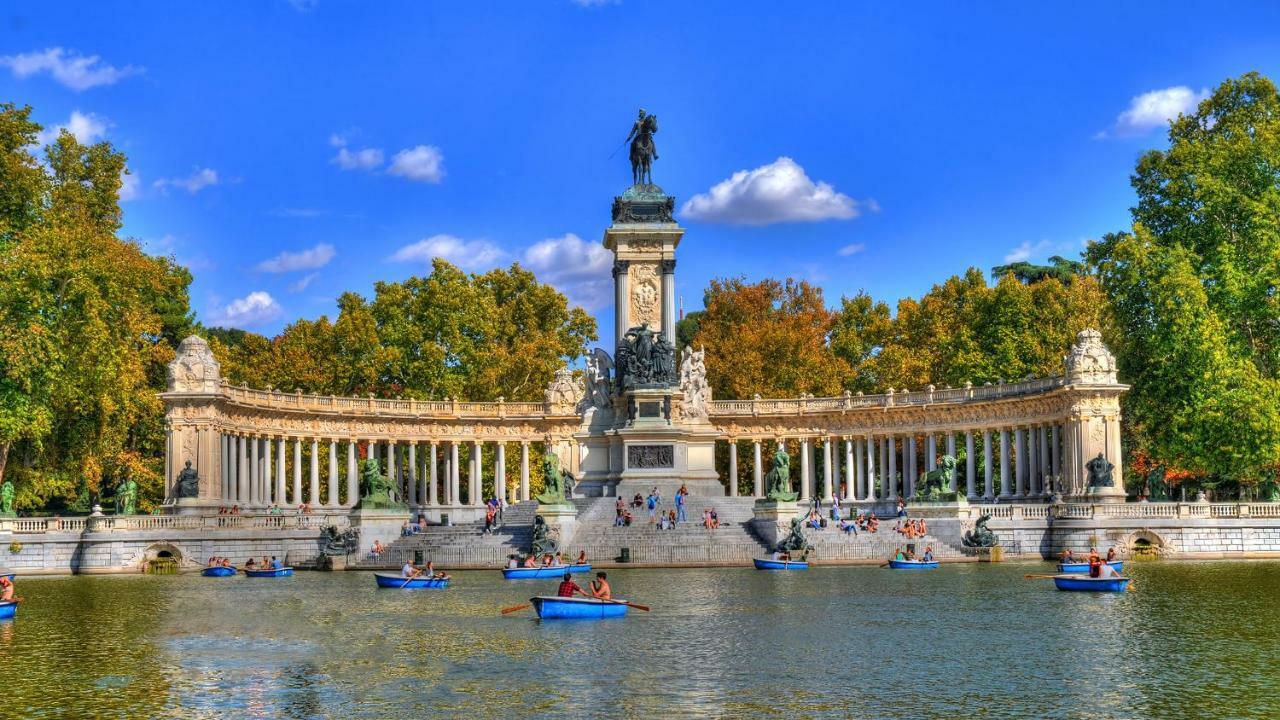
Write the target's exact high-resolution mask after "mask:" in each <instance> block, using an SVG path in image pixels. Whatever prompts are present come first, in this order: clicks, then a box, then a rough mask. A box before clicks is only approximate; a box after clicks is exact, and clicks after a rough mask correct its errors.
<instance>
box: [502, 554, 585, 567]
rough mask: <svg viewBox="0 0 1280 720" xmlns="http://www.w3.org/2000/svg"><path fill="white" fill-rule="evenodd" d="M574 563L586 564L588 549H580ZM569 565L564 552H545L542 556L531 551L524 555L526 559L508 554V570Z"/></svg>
mask: <svg viewBox="0 0 1280 720" xmlns="http://www.w3.org/2000/svg"><path fill="white" fill-rule="evenodd" d="M573 564H574V565H586V564H587V551H586V550H582V551H580V552H579V553H578V559H577V560H574V561H573ZM567 565H568V563H566V562H565V559H564V554H563V553H543V554H542V555H541V556H538V555H536V554H534V553H529V554H527V555H525V556H524V559H521V558H520V556H519V555H508V556H507V569H508V570H514V569H516V568H529V569H532V568H539V567H545V568H553V567H565V566H567Z"/></svg>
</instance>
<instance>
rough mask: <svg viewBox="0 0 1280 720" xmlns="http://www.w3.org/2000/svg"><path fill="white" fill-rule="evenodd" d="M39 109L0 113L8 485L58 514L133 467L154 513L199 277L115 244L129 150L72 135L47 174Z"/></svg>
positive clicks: (0, 452)
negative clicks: (162, 394) (194, 280)
mask: <svg viewBox="0 0 1280 720" xmlns="http://www.w3.org/2000/svg"><path fill="white" fill-rule="evenodd" d="M29 115H30V109H29V108H21V109H19V108H16V107H14V106H13V105H0V152H2V153H3V156H2V157H0V250H2V252H0V477H4V478H7V479H11V480H14V481H15V485H16V486H17V488H18V497H17V506H18V507H19V508H23V509H31V508H39V507H42V506H50V507H52V508H54V509H56V508H58V507H60V506H65V505H69V504H71V503H72V502H74V501H76V500H77V499H79V500H81V501H82V502H83V501H84V499H85V498H87V497H89V496H91V495H93V494H96V493H99V492H100V491H101V489H102V485H103V484H104V482H107V483H110V482H111V480H113V479H115V478H119V477H121V476H122V475H124V474H125V473H130V474H132V475H133V477H134V479H135V480H137V481H138V484H139V486H140V488H141V489H142V490H143V494H144V503H143V506H144V507H146V505H147V504H148V503H149V501H150V499H154V498H155V497H156V491H157V490H158V488H159V487H161V486H162V478H161V477H160V468H161V467H162V464H163V461H162V458H161V452H162V446H163V428H162V426H163V407H162V405H161V403H160V401H159V399H158V398H157V397H156V391H158V390H160V389H162V388H163V383H164V377H165V365H166V363H167V362H168V361H169V360H170V359H172V357H173V343H174V341H175V340H176V338H178V337H179V336H181V335H182V334H183V333H184V332H185V331H186V330H187V329H188V328H189V327H190V323H191V317H190V314H189V311H188V306H187V286H188V284H189V283H190V280H191V276H190V274H189V273H187V271H186V270H185V269H184V268H181V267H178V266H176V265H175V264H174V263H173V262H172V260H170V259H168V258H157V257H152V256H149V255H147V254H146V253H144V252H143V251H142V249H141V248H140V247H139V246H138V245H137V244H136V243H134V242H131V241H128V240H122V239H120V238H118V237H116V232H117V231H118V230H119V228H120V210H119V189H120V175H121V173H122V172H123V171H124V162H125V161H124V156H123V155H121V154H120V153H118V152H116V151H115V150H114V149H113V148H112V147H111V146H110V145H109V144H107V143H98V144H96V145H91V146H85V145H82V144H80V143H79V142H78V141H76V139H75V138H74V137H73V136H72V135H71V134H70V133H68V132H66V131H63V132H61V133H60V134H59V136H58V138H57V139H56V140H55V141H54V142H53V143H51V144H50V145H49V147H48V148H47V149H46V162H45V165H44V166H41V165H40V164H39V163H37V162H36V161H35V158H34V157H33V156H32V155H31V152H30V148H31V147H32V146H33V144H34V141H35V135H36V133H38V131H39V126H37V125H35V124H34V123H31V122H30V120H29ZM15 460H16V462H14V461H15Z"/></svg>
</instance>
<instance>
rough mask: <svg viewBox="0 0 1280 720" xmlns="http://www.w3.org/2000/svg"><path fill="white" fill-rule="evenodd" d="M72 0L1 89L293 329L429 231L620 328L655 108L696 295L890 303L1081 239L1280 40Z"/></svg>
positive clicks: (1027, 6)
mask: <svg viewBox="0 0 1280 720" xmlns="http://www.w3.org/2000/svg"><path fill="white" fill-rule="evenodd" d="M53 5H54V4H52V3H38V4H25V5H22V6H14V5H10V6H8V7H7V8H6V9H5V10H4V11H3V12H2V13H0V28H2V29H3V32H0V99H3V100H8V101H14V102H18V103H20V104H22V103H25V104H30V105H32V106H34V108H35V110H36V119H37V120H39V121H40V122H42V123H44V124H45V125H47V126H57V125H66V126H69V127H71V128H72V129H73V130H74V131H76V132H77V133H78V134H80V135H82V136H83V137H84V138H87V139H98V138H106V139H108V140H110V141H111V142H113V143H114V144H116V145H117V146H118V147H119V148H121V149H122V150H123V151H124V152H125V153H127V155H128V156H129V158H130V161H129V166H130V168H131V170H132V171H133V173H134V176H133V177H132V178H131V181H132V182H131V183H130V185H131V187H130V188H129V190H130V192H129V193H128V195H129V199H128V200H127V201H126V202H125V203H124V207H125V232H126V234H128V235H130V236H133V237H136V238H139V239H140V240H142V241H143V242H144V243H145V244H146V246H147V247H148V248H150V249H151V250H153V251H154V252H160V253H166V254H173V255H174V256H175V257H177V258H178V259H179V260H180V261H181V262H183V263H185V264H187V265H189V266H190V267H191V268H192V271H193V273H194V274H195V282H194V284H193V286H192V293H191V295H192V298H191V299H192V305H193V307H194V309H195V310H196V311H197V313H198V315H199V317H200V319H201V320H203V321H205V322H207V323H225V324H232V325H237V326H242V327H245V328H247V329H251V330H255V331H258V332H264V333H268V334H271V333H274V332H278V331H279V330H280V329H281V328H282V327H283V326H284V325H285V324H286V323H287V322H289V321H291V320H293V319H295V318H298V317H308V318H313V317H317V316H319V315H321V314H326V313H328V314H331V315H332V313H333V312H334V307H335V306H334V300H335V298H336V297H337V296H338V295H339V294H340V293H341V292H343V291H346V290H354V291H356V292H359V293H362V294H365V295H366V296H369V295H371V293H372V287H373V283H374V282H375V281H377V280H398V279H403V278H405V277H408V276H410V275H412V274H416V273H422V272H424V271H425V269H426V268H427V267H428V265H429V258H430V257H431V256H432V255H435V254H442V255H444V256H446V257H448V258H449V259H450V260H452V261H454V262H455V263H458V264H460V265H461V266H463V267H464V268H466V269H468V270H473V271H483V270H485V269H487V268H489V267H493V266H495V265H506V264H508V263H510V262H512V261H515V260H519V261H520V262H522V263H524V264H526V265H528V266H532V267H533V268H534V269H535V270H536V271H537V272H538V273H539V276H540V277H542V278H543V279H545V280H548V281H550V282H553V283H555V284H556V285H557V286H559V287H561V289H563V290H564V291H566V293H568V294H569V295H570V297H571V298H572V299H574V300H575V301H577V302H579V303H581V304H583V305H584V306H585V307H587V308H588V309H589V310H590V311H592V312H593V313H595V314H596V316H597V317H598V318H600V319H601V323H600V327H601V331H602V332H604V333H607V332H609V328H610V327H611V323H610V322H609V321H608V320H607V318H609V317H611V312H612V308H611V306H610V304H609V302H610V298H609V292H608V287H609V282H610V279H609V271H608V267H609V259H608V257H607V254H606V253H605V252H604V251H603V250H602V249H601V248H600V247H599V243H600V238H601V235H602V232H603V229H604V227H605V226H606V225H607V224H608V222H609V206H610V202H611V198H612V196H613V195H615V194H618V193H620V192H621V191H622V190H623V189H625V187H626V186H627V185H628V184H629V182H630V171H629V168H628V166H627V161H626V157H625V155H626V153H625V150H624V151H619V152H618V153H617V154H615V155H614V156H613V157H612V158H610V157H609V156H610V153H611V152H613V151H614V150H615V148H617V147H618V146H619V145H620V143H621V142H622V140H623V138H624V137H625V135H626V133H627V131H628V129H629V128H630V123H631V121H632V119H633V118H634V116H635V113H636V110H637V108H639V107H644V108H646V109H648V110H650V111H652V112H654V113H657V115H658V117H659V121H660V131H659V134H658V136H657V144H658V149H659V152H660V154H661V158H660V159H659V160H658V162H657V163H656V164H655V170H654V180H655V182H657V183H658V184H660V185H662V186H663V188H665V189H666V190H667V192H669V193H671V194H673V195H675V196H676V197H677V198H678V202H679V203H680V204H681V208H682V210H681V212H680V214H679V219H680V222H681V224H682V225H684V226H685V227H686V228H687V231H688V232H687V234H686V236H685V239H684V242H683V244H682V245H681V252H680V256H679V257H680V264H679V266H678V268H677V277H678V285H679V290H678V292H679V294H680V295H681V297H682V298H683V302H684V305H685V309H686V310H692V309H696V308H697V307H698V306H699V304H700V303H701V297H702V291H703V289H704V288H705V287H706V285H707V283H708V281H709V280H710V279H711V278H713V277H724V276H735V275H745V276H746V277H748V278H750V279H758V278H761V277H768V276H773V277H782V276H786V275H793V276H796V277H802V278H806V279H809V280H811V281H813V282H816V283H818V284H820V285H821V286H822V287H823V288H824V289H825V290H826V293H827V297H828V300H829V301H830V302H832V303H833V304H834V303H837V302H838V301H839V298H840V296H841V295H847V294H853V293H855V292H857V291H858V290H860V289H865V290H867V291H868V292H870V293H871V294H872V295H873V296H875V297H876V298H879V299H883V300H888V301H890V302H896V300H897V299H898V298H900V297H902V296H906V295H919V294H921V293H922V292H925V291H927V290H928V289H929V287H930V286H931V285H933V284H934V283H936V282H940V281H942V280H943V279H945V278H946V277H947V276H949V275H951V274H954V273H957V272H961V271H963V270H964V269H965V268H966V267H968V266H970V265H973V266H977V267H979V268H983V269H984V270H985V269H989V268H990V267H991V266H992V265H995V264H999V263H1002V262H1005V261H1006V260H1007V259H1019V258H1027V259H1030V260H1033V261H1036V260H1044V259H1045V258H1047V257H1048V256H1049V255H1052V254H1067V255H1074V254H1076V253H1078V252H1079V250H1080V249H1081V247H1082V244H1083V241H1084V240H1085V239H1087V238H1092V237H1097V236H1098V235H1100V234H1102V233H1104V232H1107V231H1111V230H1117V229H1123V228H1125V227H1126V226H1127V220H1128V207H1129V206H1130V205H1131V204H1132V199H1133V195H1132V192H1131V190H1130V188H1129V186H1128V175H1129V173H1130V171H1131V170H1132V168H1133V164H1134V161H1135V159H1136V158H1137V156H1138V155H1139V154H1140V153H1141V152H1142V151H1143V150H1144V149H1146V148H1149V147H1158V146H1161V145H1163V143H1164V138H1163V124H1164V123H1163V121H1164V119H1165V118H1166V117H1167V116H1169V115H1170V114H1171V113H1176V112H1177V111H1178V110H1179V109H1185V108H1187V107H1190V106H1191V104H1192V103H1194V101H1195V100H1196V98H1197V96H1198V95H1199V94H1200V93H1201V92H1202V91H1203V90H1204V89H1206V88H1212V87H1213V86H1215V85H1216V84H1217V83H1219V82H1220V81H1221V80H1223V79H1224V78H1227V77H1230V76H1237V75H1240V74H1242V73H1244V72H1247V71H1250V70H1258V71H1261V72H1263V73H1264V74H1269V75H1272V76H1276V74H1277V73H1276V65H1277V61H1280V33H1277V32H1275V29H1276V28H1277V27H1280V5H1276V4H1268V3H1257V4H1252V5H1249V4H1243V3H1240V4H1234V3H1212V4H1211V3H1194V4H1188V3H1168V2H1166V3H1154V2H1153V3H1137V2H1133V3H1112V2H1105V3H1073V4H1071V5H1070V6H1069V7H1061V8H1055V9H1052V10H1051V9H1050V8H1049V7H1048V4H1042V3H993V4H986V5H980V4H976V3H947V4H943V3H938V4H934V5H928V6H925V5H919V4H911V7H906V5H907V4H904V3H884V4H868V3H844V2H840V3H835V2H833V3H807V4H804V5H800V4H795V3H777V2H758V3H757V2H742V1H738V2H706V3H690V2H643V3H642V2H632V1H630V0H624V1H623V2H620V3H617V2H603V3H601V2H572V1H570V0H563V1H549V2H527V3H481V2H474V3H455V4H428V3H407V2H406V3H355V2H333V1H331V0H315V1H314V2H302V1H298V0H295V2H286V1H284V0H281V1H279V2H272V1H270V0H263V1H262V2H240V3H204V4H184V5H176V4H168V3H114V2H98V3H92V4H90V3H66V4H64V6H63V7H54V6H53ZM603 340H604V343H605V344H608V343H609V342H611V338H607V337H606V338H603Z"/></svg>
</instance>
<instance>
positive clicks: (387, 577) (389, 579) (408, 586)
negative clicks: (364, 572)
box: [373, 573, 449, 590]
mask: <svg viewBox="0 0 1280 720" xmlns="http://www.w3.org/2000/svg"><path fill="white" fill-rule="evenodd" d="M373 577H374V579H375V580H377V581H378V587H380V588H398V589H400V590H421V589H422V588H447V587H449V581H448V580H446V579H443V578H441V579H437V578H429V577H416V578H407V577H404V576H403V575H395V574H392V573H374V574H373Z"/></svg>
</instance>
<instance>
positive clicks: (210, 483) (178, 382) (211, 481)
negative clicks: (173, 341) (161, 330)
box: [160, 335, 223, 513]
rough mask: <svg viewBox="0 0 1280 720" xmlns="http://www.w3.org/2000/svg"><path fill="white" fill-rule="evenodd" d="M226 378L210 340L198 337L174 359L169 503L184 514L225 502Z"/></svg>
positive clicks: (170, 376)
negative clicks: (220, 407)
mask: <svg viewBox="0 0 1280 720" xmlns="http://www.w3.org/2000/svg"><path fill="white" fill-rule="evenodd" d="M222 385H223V380H222V375H221V366H220V365H219V364H218V360H217V359H216V358H214V356H213V351H212V350H210V349H209V343H207V342H205V341H204V339H203V338H201V337H199V336H196V335H192V336H190V337H188V338H186V339H185V340H183V341H182V342H181V343H179V344H178V351H177V354H176V355H175V356H174V358H173V360H172V361H171V362H170V363H169V368H168V389H167V391H166V392H164V393H161V395H160V397H161V398H162V399H164V400H165V402H166V403H167V404H169V405H170V406H171V408H172V409H171V410H170V412H169V415H168V418H167V428H166V429H167V431H168V433H167V435H168V438H167V443H168V448H167V450H166V452H165V460H166V463H165V473H164V475H165V478H166V482H165V493H164V497H165V503H166V504H169V505H174V506H176V509H177V511H178V512H182V513H199V512H213V511H216V510H217V508H218V506H219V505H220V504H221V503H222V501H221V500H220V498H219V496H220V493H221V488H220V487H219V478H221V477H222V456H221V455H222V454H221V451H220V449H219V444H218V424H219V420H220V418H219V417H218V412H217V402H216V401H217V400H218V398H219V397H220V393H221V390H222Z"/></svg>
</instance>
